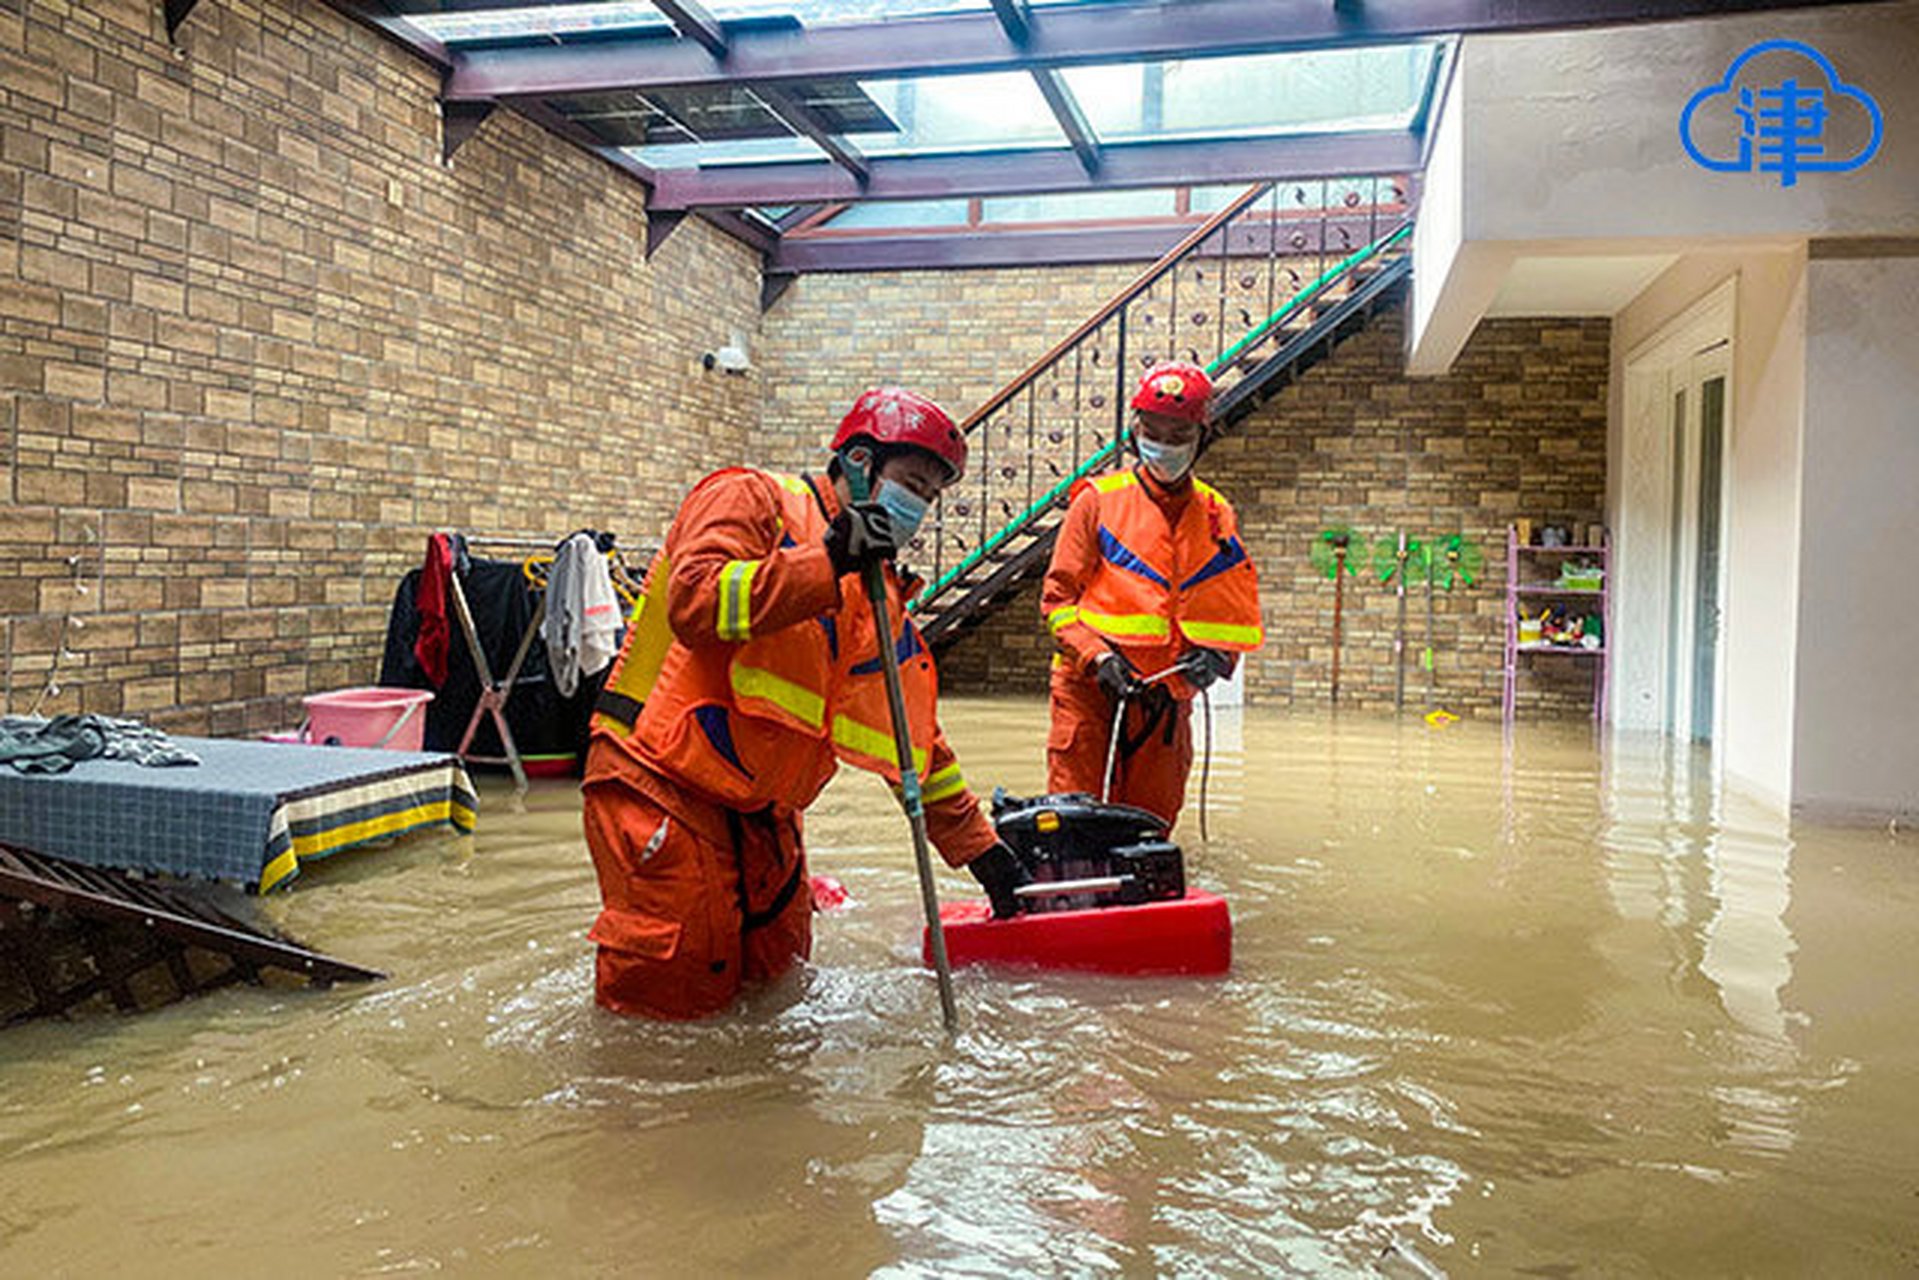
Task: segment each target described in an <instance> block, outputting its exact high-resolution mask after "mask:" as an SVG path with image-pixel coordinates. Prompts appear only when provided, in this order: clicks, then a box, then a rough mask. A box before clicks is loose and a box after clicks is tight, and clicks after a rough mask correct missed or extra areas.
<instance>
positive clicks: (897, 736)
mask: <svg viewBox="0 0 1919 1280" xmlns="http://www.w3.org/2000/svg"><path fill="white" fill-rule="evenodd" d="M844 457H845V459H846V483H847V488H848V489H849V490H851V492H852V495H853V501H855V502H865V501H866V477H867V468H868V467H870V466H871V465H872V455H871V454H870V453H868V452H867V451H866V450H865V449H849V450H848V451H847V452H846V454H845V455H844ZM860 583H861V585H863V586H864V587H865V588H866V598H867V600H869V601H871V602H872V605H873V628H874V632H875V638H876V639H877V640H878V641H879V647H880V672H881V674H883V675H884V676H885V677H886V706H887V710H888V711H889V712H890V713H891V714H892V717H893V755H894V758H895V759H896V760H897V761H898V762H899V770H900V807H901V808H903V809H905V810H906V822H907V825H908V826H910V827H911V828H912V829H913V862H914V865H915V867H916V868H917V869H918V871H919V878H920V906H921V907H922V908H924V909H925V912H926V931H927V937H928V939H929V941H930V942H931V943H932V947H931V950H932V952H933V971H934V972H935V973H936V974H938V975H939V988H940V1020H941V1021H942V1022H943V1023H944V1024H945V1026H946V1030H947V1032H948V1033H949V1034H950V1033H952V1032H953V1031H956V1030H958V1029H959V1010H958V1009H957V1008H956V1007H955V1006H954V1004H953V966H952V965H951V963H949V962H948V960H947V958H946V930H945V929H944V928H943V927H942V926H941V924H940V899H939V890H938V889H937V888H936V887H935V886H934V884H933V852H932V847H931V845H930V844H929V842H928V841H927V838H926V807H925V805H924V803H923V802H922V801H921V799H920V776H919V771H918V770H917V769H915V768H914V767H913V730H912V727H911V725H910V724H909V722H908V721H907V719H906V694H905V692H904V690H903V689H902V688H901V686H900V658H899V652H898V650H896V649H895V648H894V647H893V634H892V633H893V622H892V617H891V615H890V614H889V613H888V612H887V609H886V572H885V570H884V569H883V568H882V567H881V566H880V564H879V562H877V561H875V562H874V563H872V564H869V565H867V566H866V567H865V568H863V569H861V570H860Z"/></svg>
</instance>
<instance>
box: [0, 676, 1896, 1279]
mask: <svg viewBox="0 0 1919 1280" xmlns="http://www.w3.org/2000/svg"><path fill="white" fill-rule="evenodd" d="M944 711H945V718H946V722H947V725H948V728H949V731H950V733H951V736H952V737H953V739H954V741H955V743H956V745H957V746H958V748H959V750H960V753H961V759H962V762H963V763H964V765H965V768H966V772H967V774H968V776H969V777H970V778H972V779H973V780H974V781H975V783H976V784H977V785H981V786H983V787H990V786H991V785H992V784H994V783H1001V784H1004V785H1006V786H1007V787H1009V788H1010V789H1013V790H1015V791H1019V790H1021V789H1029V790H1030V789H1036V788H1037V786H1038V784H1039V780H1040V778H1041V771H1042V764H1041V754H1042V753H1041V748H1040V743H1041V739H1042V730H1041V728H1040V724H1041V720H1042V717H1043V715H1044V711H1043V708H1042V706H1041V705H1040V704H1039V703H1037V702H1031V701H1018V702H1016V701H988V700H978V699H974V700H952V701H949V702H948V703H947V705H946V707H945V709H944ZM1218 721H1219V722H1218V724H1217V725H1216V726H1215V739H1216V741H1215V747H1216V750H1215V758H1214V765H1213V769H1212V777H1211V785H1210V797H1209V799H1210V804H1209V829H1210V835H1211V839H1210V840H1208V841H1205V842H1202V841H1201V839H1200V834H1199V824H1198V821H1197V813H1196V812H1195V807H1194V806H1190V805H1189V809H1188V812H1187V815H1186V817H1185V819H1184V820H1183V822H1182V825H1181V828H1180V831H1179V837H1180V840H1181V843H1182V844H1183V845H1184V846H1185V848H1186V850H1187V857H1188V870H1189V875H1190V877H1191V878H1192V879H1193V880H1194V881H1196V882H1197V883H1198V884H1199V885H1200V886H1202V887H1205V888H1208V889H1212V890H1216V891H1218V892H1220V893H1223V894H1224V895H1226V897H1227V898H1228V899H1229V900H1230V902H1231V904H1232V911H1233V919H1234V925H1235V944H1236V953H1235V962H1234V966H1233V970H1232V972H1231V974H1230V975H1229V976H1227V977H1225V978H1222V979H1208V980H1171V979H1155V980H1144V981H1142V980H1137V979H1134V980H1120V979H1099V978H1091V977H1075V976H1068V975H1058V974H1031V973H1028V974H1010V975H1009V974H998V973H984V972H978V971H962V972H961V974H960V975H959V976H958V981H957V988H958V999H959V1010H960V1018H961V1023H962V1026H961V1031H960V1033H959V1035H958V1036H957V1038H955V1039H954V1040H952V1041H951V1042H950V1043H949V1042H948V1041H946V1040H945V1038H944V1037H943V1036H942V1034H941V1032H940V1029H939V1021H940V1019H939V1006H938V999H937V994H936V991H935V988H934V985H933V982H932V980H931V978H930V976H929V975H928V974H926V973H925V972H924V971H922V970H921V968H920V967H919V965H918V962H917V944H918V935H919V899H918V894H917V890H916V888H915V882H914V878H913V871H912V862H911V854H910V846H909V844H908V841H907V837H906V831H905V827H904V823H903V820H902V819H901V818H900V816H899V814H898V811H897V809H895V808H893V807H892V802H891V799H890V797H889V795H888V794H887V792H886V791H885V790H884V788H882V787H881V786H880V785H879V784H878V783H877V782H875V781H873V780H872V779H870V778H867V777H864V776H861V775H857V774H852V773H847V772H842V774H841V775H840V777H839V778H838V779H836V780H835V782H834V783H833V785H832V786H831V787H830V788H829V789H828V790H827V793H826V794H825V795H824V796H823V797H822V799H821V801H820V803H819V804H818V805H817V806H816V807H815V809H814V810H813V812H812V814H811V815H810V817H809V819H808V836H809V840H810V843H811V847H812V850H813V855H814V869H815V871H817V872H823V873H827V874H831V875H835V876H837V877H838V878H840V879H841V880H842V881H843V882H844V883H845V884H846V886H847V887H848V889H850V890H851V893H852V898H853V903H852V905H851V906H850V907H849V908H847V909H844V910H841V911H837V912H834V913H832V914H830V915H826V916H822V917H821V918H820V920H819V922H818V928H817V935H818V938H817V945H816V950H815V955H814V957H813V963H812V965H811V966H810V967H808V968H807V969H806V970H804V971H803V972H802V973H800V974H798V975H796V976H795V977H793V978H792V979H790V980H789V981H786V982H783V983H781V984H779V985H777V986H775V987H772V988H769V989H765V990H762V991H760V992H758V993H756V994H755V995H754V996H753V997H752V998H751V999H749V1000H748V1001H747V1002H746V1003H745V1004H744V1005H743V1006H742V1007H740V1008H739V1009H738V1010H737V1011H736V1012H735V1013H733V1014H731V1015H728V1016H726V1017H724V1018H721V1019H718V1020H715V1021H712V1022H708V1023H703V1024H697V1025H692V1026H684V1025H679V1026H662V1025H653V1024H646V1023H639V1022H627V1021H622V1020H620V1019H617V1018H614V1017H612V1016H610V1015H607V1014H603V1013H601V1012H599V1011H597V1010H596V1009H595V1008H594V1007H593V1005H592V1003H591V973H592V959H591V953H590V948H589V945H588V943H587V942H586V941H585V938H584V934H585V931H586V928H587V926H588V924H589V923H590V922H591V920H592V918H593V915H594V913H595V911H596V909H597V896H596V894H595V890H594V883H593V876H592V872H591V869H590V867H589V865H588V862H587V857H586V852H585V847H584V844H583V842H582V840H581V838H580V834H579V820H578V807H579V798H578V793H577V791H576V790H575V789H574V787H573V786H572V785H571V784H568V783H564V782H548V783H544V784H537V785H536V787H535V790H534V791H533V793H532V794H531V796H530V797H529V798H528V801H527V803H526V805H525V807H524V809H523V810H521V811H517V812H516V811H515V808H514V806H513V805H512V803H511V793H510V790H509V789H508V788H507V787H505V786H504V785H502V783H501V781H500V780H498V779H494V778H486V779H483V780H481V791H482V811H481V817H480V828H479V831H478V833H477V835H476V836H474V837H473V838H471V839H464V840H463V839H456V838H452V837H445V838H428V839H416V840H411V841H406V842H402V843H399V844H396V845H393V846H391V847H388V848H385V849H378V850H373V851H370V852H362V853H358V854H348V855H342V856H341V857H340V858H338V859H336V860H335V861H334V862H333V863H332V864H323V865H321V866H319V867H316V868H314V869H313V870H312V871H310V872H309V873H308V874H307V875H306V876H304V877H303V878H302V880H301V881H300V882H299V884H298V886H297V887H296V888H295V889H293V890H292V891H291V892H289V893H284V894H279V895H276V896H274V897H271V898H269V899H267V900H265V901H262V902H259V903H256V904H253V906H252V909H254V910H256V911H258V912H260V913H261V914H262V915H264V916H265V917H267V918H268V919H270V920H271V921H272V922H273V923H274V924H276V925H278V926H280V927H282V928H284V929H285V930H287V931H288V932H290V933H292V934H293V935H295V936H296V937H298V938H300V939H301V940H303V941H305V942H307V943H308V944H310V945H313V946H315V947H318V948H320V949H322V950H325V951H328V952H330V953H332V954H335V955H338V956H341V957H343V958H346V959H350V960H354V961H357V962H360V963H364V964H369V965H372V966H375V967H378V968H381V969H384V970H386V971H387V972H388V973H390V974H391V975H392V976H391V978H390V979H389V980H387V981H385V982H382V983H377V984H374V985H371V986H348V987H340V988H336V989H335V990H333V991H330V992H323V993H310V992H297V991H262V990H259V989H250V988H244V987H243V988H238V989H228V990H225V991H222V992H220V993H218V994H216V995H213V996H209V997H206V998H203V999H200V1000H197V1001H192V1002H188V1003H185V1004H180V1005H175V1006H173V1007H171V1008H169V1009H166V1010H163V1011H160V1012H157V1013H153V1014H148V1015H144V1016H140V1017H122V1016H118V1015H113V1014H103V1015H95V1016H91V1017H87V1018H85V1019H82V1020H78V1021H75V1022H72V1023H37V1024H30V1025H25V1026H21V1027H16V1028H14V1029H12V1030H8V1031H5V1032H0V1274H4V1275H7V1276H23V1277H24V1276H47V1275H74V1276H95V1275H180V1276H205V1275H216V1274H223V1275H268V1274H275V1275H288V1276H307V1275H314V1276H326V1275H377V1274H386V1273H404V1272H413V1271H435V1270H446V1271H451V1272H454V1273H463V1274H475V1275H568V1274H583V1275H613V1274H621V1275H648V1276H651V1275H660V1276H718V1275H791V1276H827V1275H830V1276H841V1275H850V1276H862V1275H882V1276H931V1275H940V1276H946V1275H1007V1274H1013V1275H1075V1276H1098V1275H1108V1274H1112V1275H1177V1276H1221V1275H1236V1276H1250V1275H1258V1276H1272V1275H1327V1276H1350V1275H1368V1274H1383V1275H1388V1276H1414V1277H1428V1276H1433V1275H1439V1274H1446V1275H1457V1276H1471V1275H1515V1274H1519V1275H1536V1276H1575V1275H1578V1276H1605V1277H1616V1276H1687V1277H1692V1276H1721V1275H1724V1276H1771V1275H1778V1276H1802V1275H1830V1276H1868V1275H1872V1276H1883V1275H1911V1274H1914V1273H1915V1272H1919V978H1916V977H1915V975H1919V838H1915V836H1914V835H1912V834H1911V833H1909V832H1908V833H1902V832H1899V831H1895V830H1889V829H1878V830H1836V829H1819V828H1806V827H1804V826H1801V827H1800V828H1799V829H1797V830H1794V831H1791V832H1790V833H1789V832H1788V830H1787V828H1786V827H1785V825H1784V824H1783V823H1782V822H1781V821H1780V820H1778V819H1777V818H1775V817H1773V816H1771V815H1770V814H1768V813H1767V812H1766V811H1765V810H1763V809H1760V808H1758V807H1756V806H1752V805H1750V804H1745V803H1741V802H1740V801H1739V800H1737V799H1736V798H1733V797H1728V796H1725V795H1721V794H1719V793H1717V792H1716V791H1715V790H1714V788H1713V787H1712V786H1711V785H1710V782H1709V774H1708V772H1707V771H1706V769H1705V768H1704V762H1703V761H1702V760H1701V759H1699V758H1696V757H1695V756H1694V755H1692V754H1690V753H1689V752H1687V751H1683V750H1678V749H1674V748H1670V747H1666V746H1662V745H1661V744H1658V743H1654V742H1635V741H1632V740H1630V739H1627V740H1618V741H1614V742H1613V743H1611V744H1610V745H1609V746H1608V747H1607V748H1606V749H1604V750H1601V749H1600V748H1599V746H1598V745H1597V744H1596V743H1595V741H1594V738H1593V736H1592V733H1591V731H1590V729H1589V728H1588V727H1587V726H1585V725H1583V724H1567V725H1522V726H1521V727H1520V730H1519V732H1518V734H1517V736H1516V738H1515V740H1514V741H1513V743H1512V745H1511V748H1510V750H1508V749H1507V748H1506V747H1505V745H1504V744H1503V743H1502V739H1501V735H1500V733H1499V730H1498V728H1497V726H1489V725H1485V724H1480V723H1475V722H1463V723H1460V724H1455V725H1452V726H1450V727H1448V728H1445V729H1442V730H1435V729H1432V728H1429V727H1427V726H1426V725H1425V724H1423V723H1422V722H1420V721H1419V720H1417V719H1416V718H1413V717H1410V716H1409V717H1408V718H1407V720H1406V721H1405V722H1403V723H1400V722H1394V721H1390V720H1384V719H1377V718H1364V717H1344V718H1341V719H1339V720H1337V721H1335V720H1332V719H1328V718H1326V717H1323V716H1310V715H1301V714H1296V713H1292V714H1289V713H1282V712H1274V711H1264V710H1260V709H1252V710H1248V711H1246V712H1244V713H1238V714H1231V715H1221V716H1219V717H1218ZM1197 782H1198V777H1197V771H1196V773H1195V787H1194V790H1195V792H1196V791H1197ZM941 888H942V890H943V892H945V893H946V894H948V895H958V894H964V893H969V892H971V881H970V880H969V879H967V878H965V877H963V876H959V875H956V874H951V873H947V874H944V875H943V877H942V883H941Z"/></svg>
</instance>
